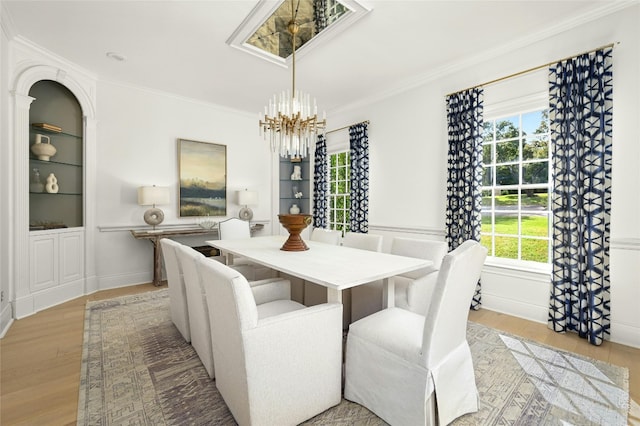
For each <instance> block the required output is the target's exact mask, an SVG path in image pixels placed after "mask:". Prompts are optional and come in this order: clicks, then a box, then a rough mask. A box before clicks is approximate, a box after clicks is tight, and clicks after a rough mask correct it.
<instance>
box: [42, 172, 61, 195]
mask: <svg viewBox="0 0 640 426" xmlns="http://www.w3.org/2000/svg"><path fill="white" fill-rule="evenodd" d="M44 187H45V189H46V190H47V192H48V193H49V194H57V193H58V190H59V189H60V187H59V186H58V178H57V177H56V175H54V174H53V173H49V176H47V183H46V184H45V186H44Z"/></svg>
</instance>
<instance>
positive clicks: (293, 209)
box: [289, 204, 300, 214]
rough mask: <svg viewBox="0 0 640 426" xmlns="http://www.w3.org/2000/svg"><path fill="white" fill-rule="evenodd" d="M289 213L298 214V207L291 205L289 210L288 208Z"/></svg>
mask: <svg viewBox="0 0 640 426" xmlns="http://www.w3.org/2000/svg"><path fill="white" fill-rule="evenodd" d="M289 213H291V214H300V207H298V205H297V204H291V208H289Z"/></svg>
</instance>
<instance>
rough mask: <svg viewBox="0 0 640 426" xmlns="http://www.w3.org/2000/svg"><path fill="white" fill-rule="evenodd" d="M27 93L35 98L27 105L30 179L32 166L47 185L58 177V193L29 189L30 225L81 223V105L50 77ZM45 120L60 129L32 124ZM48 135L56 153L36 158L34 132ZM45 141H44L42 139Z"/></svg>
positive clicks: (82, 199)
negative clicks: (32, 149)
mask: <svg viewBox="0 0 640 426" xmlns="http://www.w3.org/2000/svg"><path fill="white" fill-rule="evenodd" d="M29 96H31V97H32V98H34V101H33V102H32V103H31V106H30V109H29V123H31V126H30V127H29V146H27V147H26V148H25V151H26V152H27V153H28V155H29V182H31V177H32V176H33V173H34V169H38V171H39V173H40V182H41V183H42V184H43V185H44V186H46V183H47V177H48V176H49V174H50V173H53V174H54V175H55V177H56V178H57V180H58V186H59V190H58V193H55V194H50V193H48V192H47V191H46V189H43V192H42V193H37V192H30V193H29V229H30V230H41V229H48V228H50V227H53V228H60V227H66V228H77V227H82V226H83V225H84V215H83V211H84V209H83V206H84V194H83V192H84V191H83V187H84V184H83V180H84V143H83V136H82V134H83V122H82V117H83V114H82V108H81V106H80V103H79V102H78V100H77V99H76V97H75V96H74V95H73V94H72V93H71V91H69V89H67V88H66V87H64V86H63V85H61V84H60V83H57V82H55V81H52V80H41V81H38V82H37V83H35V84H33V86H31V89H30V90H29ZM33 123H48V124H52V125H55V126H58V127H60V128H61V129H62V131H60V132H56V131H51V130H47V129H43V128H40V127H37V126H34V125H33ZM38 134H40V135H43V136H46V137H47V138H49V140H50V142H51V144H52V145H53V146H54V147H55V148H56V153H55V155H54V156H52V157H51V158H50V160H49V161H43V160H39V159H38V158H37V157H36V156H35V155H34V154H33V152H31V146H32V145H33V144H35V143H36V135H38ZM43 143H44V142H43Z"/></svg>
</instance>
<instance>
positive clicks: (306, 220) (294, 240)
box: [278, 214, 312, 251]
mask: <svg viewBox="0 0 640 426" xmlns="http://www.w3.org/2000/svg"><path fill="white" fill-rule="evenodd" d="M278 219H280V223H281V224H282V226H284V228H285V229H286V230H287V231H289V238H287V241H285V243H284V245H283V246H282V247H281V248H280V250H284V251H305V250H309V247H307V245H306V244H305V242H304V241H303V240H302V237H301V236H300V233H301V232H302V231H303V230H304V228H306V227H307V226H309V225H311V221H312V217H311V215H310V214H279V215H278Z"/></svg>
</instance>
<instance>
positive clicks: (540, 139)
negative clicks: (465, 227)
mask: <svg viewBox="0 0 640 426" xmlns="http://www.w3.org/2000/svg"><path fill="white" fill-rule="evenodd" d="M550 156H551V152H550V146H549V114H548V109H538V110H535V111H530V112H523V113H517V114H513V115H509V116H506V117H500V118H496V119H493V120H485V123H484V129H483V156H482V160H483V166H484V170H483V177H482V235H481V243H482V245H484V246H485V247H487V249H488V250H489V255H491V256H495V257H502V258H509V259H517V260H528V261H534V262H542V263H548V262H549V258H550V248H549V233H550V223H549V221H550V218H551V210H550V194H551V186H550V182H551V177H550Z"/></svg>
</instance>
